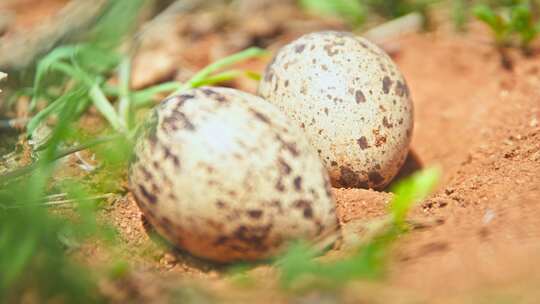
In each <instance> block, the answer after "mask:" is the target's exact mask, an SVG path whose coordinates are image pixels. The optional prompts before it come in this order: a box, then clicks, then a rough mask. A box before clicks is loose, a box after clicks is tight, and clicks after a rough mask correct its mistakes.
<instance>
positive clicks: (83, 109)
mask: <svg viewBox="0 0 540 304" xmlns="http://www.w3.org/2000/svg"><path fill="white" fill-rule="evenodd" d="M539 8H540V1H536V0H528V1H526V0H514V1H512V0H486V1H472V0H335V1H325V0H228V1H226V0H223V1H220V0H212V1H203V0H178V1H173V0H153V1H152V0H94V1H87V0H71V1H68V0H0V71H1V72H4V73H7V78H5V79H3V80H0V88H1V89H2V92H1V93H0V302H2V303H4V302H5V303H85V302H88V303H96V302H114V303H171V302H172V303H176V302H177V303H214V302H231V303H239V302H250V301H254V300H260V301H262V302H265V303H281V302H283V303H291V302H293V303H343V302H350V303H358V302H359V301H366V302H369V303H388V302H393V303H395V302H396V301H398V300H397V299H403V302H404V303H412V302H415V303H432V302H433V301H432V300H433V299H438V300H441V299H442V300H441V302H448V303H469V302H471V303H480V301H486V303H488V302H487V301H489V303H492V302H491V300H493V301H494V302H500V303H517V302H519V301H522V300H523V301H525V300H532V302H530V303H534V299H538V298H540V295H539V294H538V290H537V288H536V286H537V283H538V282H539V280H538V279H539V274H540V272H539V271H538V270H539V269H538V266H537V265H536V266H534V265H533V264H534V263H533V262H534V261H536V259H535V258H537V257H540V248H539V246H540V245H538V244H540V242H539V241H540V222H539V221H538V220H537V219H538V218H540V217H539V216H538V215H540V210H539V208H537V207H538V204H539V203H540V193H539V189H538V186H537V185H538V184H540V180H539V176H538V172H540V168H539V160H540V155H539V152H538V146H539V142H540V139H539V131H538V119H539V113H540V109H539V105H540V101H539V100H540V99H539V93H538V87H539V86H538V85H540V76H539V75H540V64H539V63H540V60H538V53H539V52H538V50H539V48H538V44H539V43H538V40H539V39H537V38H538V34H539V33H540V10H539ZM321 30H339V31H352V32H354V33H355V34H358V35H361V36H364V37H366V38H368V39H370V40H371V41H373V42H375V43H376V44H377V45H379V46H380V47H381V48H382V49H384V50H385V51H386V52H387V53H388V54H389V55H390V56H391V57H392V58H393V59H394V60H395V61H396V63H397V64H398V66H399V67H400V68H401V70H402V72H403V74H404V75H405V77H406V79H407V81H408V83H409V86H410V88H411V92H412V96H413V99H414V102H415V116H416V126H415V133H414V139H413V143H412V150H413V153H411V155H410V156H409V160H408V162H407V164H406V168H405V169H404V170H402V174H401V175H400V176H401V177H404V176H407V175H409V174H410V173H411V171H414V170H417V169H420V168H422V167H425V166H428V165H433V164H437V165H440V166H441V168H442V171H443V177H442V181H441V185H440V187H439V188H438V190H437V192H436V193H435V194H434V195H433V196H432V197H430V198H429V199H427V200H425V201H423V202H422V204H421V205H420V206H419V207H418V208H417V209H415V210H414V211H413V212H412V214H413V216H414V218H415V219H418V222H417V226H414V225H413V226H414V227H415V228H413V229H411V230H412V232H411V234H407V235H406V236H405V237H403V239H404V240H402V241H403V243H399V245H397V246H396V247H397V250H396V251H390V249H389V248H390V247H388V248H387V247H384V250H385V252H386V250H387V249H388V252H389V253H388V257H387V258H388V259H385V262H384V263H382V262H381V263H379V262H378V261H379V260H378V259H377V260H376V261H375V262H373V261H371V260H370V262H366V263H368V264H367V265H368V266H367V269H369V271H373V273H379V272H381V273H384V275H382V276H381V277H379V276H377V277H378V279H377V280H371V279H370V280H367V281H362V282H360V283H358V282H357V281H356V279H358V278H357V277H355V276H349V275H348V274H347V273H346V271H345V272H344V273H343V275H342V276H339V278H340V281H339V282H340V286H339V287H336V286H333V287H332V288H328V286H327V285H324V284H323V285H324V286H325V287H324V288H323V287H322V286H321V285H317V284H314V285H312V286H311V287H310V288H307V289H304V290H302V292H298V290H296V292H297V293H288V292H284V291H283V290H282V289H281V288H280V284H279V282H278V281H277V280H276V279H275V272H274V271H273V270H272V269H271V268H272V267H270V266H268V265H262V266H260V265H250V266H249V267H244V266H242V267H240V266H238V265H235V266H238V267H224V266H221V265H213V264H211V263H208V262H205V261H200V260H198V259H196V258H193V257H191V256H189V255H187V254H185V253H183V252H180V251H178V250H176V249H172V248H170V247H169V246H168V245H166V244H164V242H163V241H162V240H160V239H159V238H157V237H155V236H153V233H152V231H151V229H150V230H149V228H148V227H147V226H148V224H145V222H144V220H142V219H141V214H140V211H139V210H138V208H137V207H136V205H135V204H134V202H133V198H132V197H131V196H130V194H129V192H128V190H127V186H126V174H127V169H126V168H127V163H128V161H129V157H130V151H129V147H130V145H131V144H130V140H131V138H132V136H133V134H134V132H135V131H136V129H137V127H138V126H139V124H140V122H141V121H142V119H143V117H144V115H145V113H146V112H147V111H148V110H149V109H150V108H151V107H152V106H153V105H155V104H157V103H158V102H159V101H160V100H161V99H162V98H164V97H166V96H167V95H169V94H171V93H173V92H176V91H178V90H180V89H181V88H182V85H183V84H186V83H187V84H189V85H191V86H193V87H195V86H200V85H205V84H216V85H222V86H228V87H234V88H238V89H241V90H245V91H248V92H252V93H255V92H256V89H257V85H258V79H259V78H260V75H261V73H262V72H263V70H264V68H265V66H266V64H267V63H268V62H269V61H270V60H271V58H272V55H273V54H274V53H275V52H276V51H277V50H278V49H279V48H280V47H281V46H283V45H285V44H286V43H288V42H290V41H292V40H294V39H296V38H298V37H299V36H301V35H302V34H305V33H309V32H314V31H321ZM250 48H256V49H250ZM246 49H248V52H245V51H244V50H246ZM238 54H239V55H238ZM231 55H232V56H235V57H233V60H225V61H221V60H222V59H223V58H229V59H230V57H228V56H231ZM236 55H238V56H236ZM216 62H218V63H219V69H217V70H213V73H214V74H212V75H206V78H204V77H203V79H202V80H199V82H197V83H194V82H192V80H193V79H194V76H200V74H198V73H199V72H200V71H201V70H202V69H203V68H205V67H206V66H208V65H210V64H212V63H216ZM0 78H2V77H1V76H0ZM59 159H60V160H61V161H57V160H59ZM334 191H335V193H334V194H335V196H336V199H337V201H338V210H339V211H340V212H341V213H340V221H341V223H342V224H343V225H346V224H347V223H349V222H351V221H353V220H354V219H362V220H368V219H369V220H371V219H375V218H378V217H380V216H383V215H384V214H385V212H386V203H387V202H388V200H389V198H388V197H387V196H386V193H372V192H370V193H369V195H370V196H368V199H366V195H368V194H366V193H364V192H361V191H360V192H358V191H353V190H350V191H349V190H347V191H346V190H336V189H334ZM366 191H367V190H366ZM366 202H368V203H366ZM370 202H371V203H370ZM366 204H371V205H370V206H371V207H366V206H367V205H366ZM356 232H357V231H355V233H356ZM392 248H394V247H392ZM337 256H339V254H337ZM385 257H386V255H385ZM533 257H534V258H533ZM331 259H332V256H331V257H330V260H331ZM362 261H365V260H362ZM383 264H384V266H383ZM245 269H249V272H248V273H249V275H246V274H245V272H244V270H245ZM383 269H384V270H383ZM369 273H370V274H371V273H372V272H369ZM360 278H361V279H365V277H362V276H360ZM341 280H343V283H341V282H342V281H341ZM261 282H264V283H261ZM341 284H342V285H341ZM246 287H247V288H246ZM248 290H249V291H248ZM537 296H538V297H537ZM471 299H472V300H471ZM400 301H401V300H400ZM398 302H399V301H398Z"/></svg>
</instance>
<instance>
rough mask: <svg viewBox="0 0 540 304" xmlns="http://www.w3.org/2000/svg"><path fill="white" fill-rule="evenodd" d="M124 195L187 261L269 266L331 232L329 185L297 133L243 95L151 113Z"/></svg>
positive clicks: (219, 95) (181, 101) (198, 97)
mask: <svg viewBox="0 0 540 304" xmlns="http://www.w3.org/2000/svg"><path fill="white" fill-rule="evenodd" d="M142 130H143V131H142V132H141V134H139V136H138V139H137V141H136V147H135V153H134V159H133V160H132V162H131V164H130V171H129V185H130V190H131V192H132V193H133V195H134V196H135V200H136V201H137V203H138V205H139V207H140V208H141V210H142V211H143V213H144V214H145V216H146V217H147V219H148V221H149V222H150V223H151V224H152V225H153V226H154V227H155V229H156V230H157V231H158V232H159V233H160V234H161V235H162V236H164V237H165V238H166V239H168V240H169V241H170V242H172V243H173V244H175V245H177V246H178V247H180V248H183V249H185V250H187V251H188V252H190V253H192V254H193V255H196V256H199V257H203V258H206V259H210V260H214V261H219V262H231V261H238V260H256V259H261V258H268V257H270V256H272V255H274V254H276V253H279V252H280V251H281V250H282V249H283V247H284V246H285V245H286V244H287V243H288V241H290V240H293V239H313V238H315V237H317V236H319V235H321V234H326V233H329V232H330V231H333V230H334V229H336V227H337V219H336V214H335V205H334V201H333V199H332V194H331V186H330V181H329V178H328V176H327V173H326V170H325V169H324V166H323V165H322V163H321V161H320V159H319V157H318V155H317V153H316V152H315V150H313V148H312V147H311V145H310V144H309V142H308V140H307V139H306V138H305V135H304V134H303V132H302V131H301V130H300V128H298V127H297V126H296V124H294V123H292V122H291V121H290V120H289V119H288V117H286V116H285V115H284V114H282V113H281V112H280V111H279V110H278V109H277V108H276V107H275V106H273V105H272V104H270V103H268V102H267V101H265V100H263V99H261V98H260V97H258V96H254V95H251V94H248V93H244V92H240V91H237V90H233V89H227V88H210V87H205V88H200V89H193V90H189V91H187V92H185V93H183V94H181V95H178V96H174V97H171V98H168V99H166V100H164V101H163V102H161V104H160V105H159V106H158V107H157V108H156V109H154V110H153V112H152V114H151V115H150V116H149V118H148V120H147V121H146V124H145V126H144V128H143V129H142Z"/></svg>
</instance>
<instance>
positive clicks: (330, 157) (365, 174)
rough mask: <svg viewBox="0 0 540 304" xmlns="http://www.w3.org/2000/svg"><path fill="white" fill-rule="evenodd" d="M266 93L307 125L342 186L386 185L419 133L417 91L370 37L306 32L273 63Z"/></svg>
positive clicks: (262, 86) (267, 73) (262, 93)
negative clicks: (415, 130) (414, 99)
mask: <svg viewBox="0 0 540 304" xmlns="http://www.w3.org/2000/svg"><path fill="white" fill-rule="evenodd" d="M259 95H260V96H262V97H263V98H264V99H266V100H268V101H269V102H271V103H273V104H275V105H276V106H278V107H279V108H280V109H281V110H282V111H283V112H284V113H286V114H287V115H288V116H289V117H290V118H291V119H293V120H294V121H296V122H297V123H298V124H299V125H300V126H301V127H302V128H303V129H304V131H305V133H306V134H307V136H308V139H309V140H310V142H311V144H312V145H313V146H314V147H315V148H316V149H317V151H318V152H319V154H320V157H321V159H322V160H323V162H324V164H325V166H326V168H327V169H328V171H329V174H330V178H331V180H332V184H333V185H334V186H337V187H348V188H375V189H381V188H384V187H385V186H386V185H387V184H388V183H389V182H390V181H391V180H392V178H394V177H395V175H396V174H397V172H398V171H399V169H400V167H401V166H402V165H403V163H404V161H405V158H406V156H407V152H408V147H409V143H410V140H411V135H412V130H413V104H412V101H411V99H410V96H409V89H408V87H407V84H406V82H405V79H404V78H403V76H402V75H401V73H400V72H399V70H398V68H397V66H396V65H395V63H394V62H393V61H392V60H391V59H390V57H389V56H388V55H387V54H386V53H385V52H384V51H383V50H381V49H380V48H378V47H377V46H375V45H374V44H373V43H371V42H369V41H368V40H366V39H363V38H361V37H356V36H354V35H352V34H350V33H344V32H317V33H311V34H307V35H305V36H302V37H301V38H299V39H297V40H295V41H293V42H291V43H290V44H288V45H286V46H284V47H283V48H282V49H281V50H280V51H279V52H278V54H277V55H276V56H275V57H274V59H273V60H272V62H271V63H270V64H269V65H268V67H267V69H266V71H265V73H264V77H263V79H262V80H261V83H260V85H259Z"/></svg>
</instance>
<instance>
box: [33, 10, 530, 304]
mask: <svg viewBox="0 0 540 304" xmlns="http://www.w3.org/2000/svg"><path fill="white" fill-rule="evenodd" d="M53 2H55V1H53ZM56 3H58V1H56ZM281 9H282V8H281ZM276 10H277V9H276ZM198 14H199V15H197V16H198V17H197V18H199V17H200V18H210V19H209V20H213V19H211V17H209V16H207V15H209V14H211V13H209V12H203V13H198ZM276 14H278V13H276ZM280 14H285V16H286V17H283V15H281V17H276V18H278V19H279V18H290V16H291V15H295V16H297V15H300V13H299V12H296V11H293V10H284V11H281V12H280ZM287 16H288V17H287ZM302 16H303V15H302ZM188 18H193V16H191V17H189V16H188ZM228 18H231V17H230V16H229V17H228ZM300 18H302V19H300ZM188 20H193V19H188ZM296 20H302V21H303V23H302V22H300V21H298V22H297V23H298V24H300V26H298V27H296V28H295V30H293V29H291V28H292V27H294V26H292V25H287V26H283V25H280V26H277V25H272V24H270V25H268V24H267V25H266V26H268V27H269V28H263V25H260V24H258V25H259V26H260V28H262V29H260V30H259V32H256V33H246V31H247V30H244V31H242V33H244V35H245V37H244V40H241V39H238V41H237V42H236V43H233V44H232V43H230V40H228V39H227V38H226V37H230V35H231V32H234V31H237V30H238V29H239V28H241V25H239V24H235V23H234V22H232V23H227V24H229V25H228V26H227V27H222V26H220V25H219V24H217V25H215V27H208V28H204V27H203V26H201V28H196V29H195V30H197V31H198V32H197V35H192V36H191V37H190V38H189V39H190V40H187V39H188V38H178V37H176V38H175V39H176V40H175V41H176V43H175V44H174V45H170V44H171V43H170V41H169V45H168V46H167V47H166V48H165V49H166V50H164V48H159V47H154V48H152V49H151V50H148V52H149V53H147V54H144V53H143V55H141V58H146V59H145V60H150V59H149V58H151V56H150V55H149V54H152V52H154V54H155V52H164V53H163V54H164V55H162V57H163V58H161V59H159V61H160V62H161V61H164V62H167V63H168V64H172V63H174V64H181V63H184V65H181V66H182V67H187V68H185V69H184V68H178V66H177V67H176V68H171V67H170V66H167V64H163V65H155V66H156V71H148V70H145V75H146V76H147V75H150V74H152V73H153V72H155V75H154V76H153V77H150V78H148V79H143V80H141V81H140V83H141V84H140V86H144V84H147V83H150V82H152V81H157V80H159V81H161V80H163V79H167V78H171V77H173V78H174V77H176V78H178V79H182V78H184V77H185V75H189V71H191V70H194V69H196V68H200V67H201V66H203V65H204V64H206V63H207V62H209V61H211V60H213V59H214V58H215V57H219V56H220V55H221V54H222V53H223V52H224V53H228V52H230V51H233V50H236V49H241V48H243V47H245V46H248V45H250V44H253V43H254V42H256V43H258V44H262V46H265V47H269V48H270V49H271V50H272V49H275V48H276V46H278V45H280V44H283V43H284V42H286V41H288V40H290V39H292V38H294V37H296V36H298V35H300V34H301V33H302V32H308V31H312V30H317V29H323V28H339V27H341V25H340V24H339V22H335V21H324V22H323V21H316V20H315V19H313V18H312V17H298V18H297V19H296ZM25 22H26V21H25ZM25 22H23V23H25ZM253 22H255V21H253ZM271 22H274V23H276V24H279V23H278V22H279V21H276V20H274V21H271ZM187 23H188V22H183V23H182V22H179V23H177V24H176V26H177V27H176V28H175V29H174V32H175V33H182V32H183V31H193V30H194V28H193V24H192V25H190V26H191V27H190V26H188V25H187ZM273 27H274V28H273ZM217 28H225V29H224V30H217ZM252 28H253V26H252V27H251V29H252ZM176 35H177V34H176ZM246 37H247V38H246ZM248 38H249V39H248ZM255 38H256V39H255ZM392 44H393V46H394V48H395V49H394V50H393V58H394V60H395V61H396V63H397V64H398V65H399V67H400V69H401V71H402V72H403V74H404V76H405V78H406V79H407V82H408V84H409V87H410V90H411V94H412V98H413V101H414V106H415V129H414V135H413V142H412V145H411V154H410V156H409V158H408V161H407V164H406V166H405V168H404V169H403V170H402V171H403V172H402V173H403V175H406V173H407V172H410V171H411V170H417V169H419V168H422V167H428V166H431V165H438V166H440V167H441V168H442V172H443V179H442V182H441V184H440V186H439V188H438V190H437V191H436V193H435V194H433V195H432V196H431V197H430V198H429V199H428V200H426V201H424V202H422V203H421V204H420V205H419V206H418V207H417V208H415V210H414V211H413V213H412V214H411V219H412V220H413V221H414V222H416V223H419V224H418V225H415V226H414V229H413V231H412V232H411V233H409V234H406V235H405V236H404V237H403V238H402V239H401V240H400V241H399V242H398V244H397V246H396V248H395V251H394V254H393V258H392V261H391V265H390V267H389V271H390V272H389V275H388V277H387V278H386V279H385V280H384V281H382V282H371V283H362V282H360V283H353V284H351V285H350V286H347V287H345V289H344V290H343V294H344V296H343V298H341V299H340V300H338V299H337V298H333V297H332V296H329V295H324V294H310V295H306V296H302V297H298V298H294V299H293V300H290V299H288V298H286V297H285V296H284V295H281V294H279V293H276V292H274V289H273V287H275V283H276V282H275V280H274V279H273V271H272V269H271V267H269V266H267V265H263V266H259V267H256V268H255V269H254V270H252V271H251V272H252V273H253V274H254V275H255V276H256V277H262V278H264V280H265V282H266V283H265V284H262V285H258V286H256V288H255V289H256V290H257V291H254V290H253V288H252V289H250V290H249V291H248V289H245V288H242V287H238V286H236V285H235V283H234V282H231V280H230V279H227V278H225V271H224V269H223V268H222V267H219V266H216V265H211V264H209V263H207V262H204V261H201V260H198V259H196V258H193V257H190V256H189V255H187V254H185V253H182V252H180V251H177V250H173V249H170V248H167V247H164V246H161V245H159V242H157V241H155V239H152V238H150V237H149V235H148V231H150V229H149V228H148V227H146V228H145V226H144V222H143V221H142V220H141V219H142V218H141V214H140V211H139V210H138V209H137V207H136V205H135V203H134V202H133V199H132V197H131V196H130V195H129V194H128V195H127V196H125V197H122V198H120V199H118V200H116V201H114V202H113V203H111V204H110V205H108V206H106V207H105V209H104V211H103V217H104V220H106V221H110V222H112V223H113V224H114V226H115V227H116V228H117V229H118V230H119V231H120V234H121V239H122V244H121V246H120V250H119V252H120V253H119V254H120V257H121V258H124V259H128V260H129V263H130V264H131V265H132V268H133V270H132V272H131V273H130V275H129V276H128V277H127V278H125V279H124V280H123V281H121V282H117V283H114V284H111V283H107V282H105V283H104V284H103V286H102V290H103V292H104V293H105V294H107V295H108V296H109V297H111V298H112V299H113V300H115V301H117V302H123V301H125V300H126V299H130V298H131V299H137V300H138V301H142V302H145V301H146V302H150V301H151V302H159V301H165V300H164V299H163V293H162V290H164V289H167V288H173V287H174V286H177V284H185V282H186V281H190V282H195V283H194V285H190V286H192V287H190V288H186V289H183V292H182V293H181V294H179V295H178V297H179V299H190V300H193V299H195V300H194V301H195V302H200V303H204V302H205V301H212V300H213V299H214V300H215V299H216V297H217V298H219V299H220V300H221V301H224V302H231V303H232V302H250V301H252V300H253V299H257V300H259V301H263V302H291V301H292V302H293V303H334V302H339V301H345V302H350V303H358V302H364V301H365V302H367V303H372V302H373V303H387V302H392V303H396V302H403V303H457V302H459V303H484V302H485V303H494V302H495V303H517V302H519V303H536V302H537V300H538V299H540V290H539V289H538V288H537V286H538V285H539V284H540V265H539V264H538V263H537V261H538V260H540V60H539V58H540V57H539V56H540V54H536V55H535V56H532V57H528V58H527V57H524V56H522V55H521V54H520V53H518V52H515V53H511V54H510V56H511V58H512V59H513V69H512V70H506V69H504V68H502V67H501V64H500V59H499V55H498V53H497V52H496V51H495V49H494V48H493V46H492V45H490V44H489V36H488V35H486V32H485V30H484V29H483V27H482V26H480V25H477V24H473V25H472V28H471V30H470V32H469V33H467V34H457V33H455V32H454V31H453V30H452V29H450V28H449V27H447V26H444V25H442V26H440V27H438V28H437V29H436V30H434V31H432V32H429V33H416V34H409V35H406V36H402V37H399V38H398V39H396V40H394V41H392ZM156 45H157V44H154V46H156ZM185 45H189V47H184V46H185ZM216 50H221V51H219V52H218V51H216ZM174 52H178V53H176V54H177V55H175V56H168V55H170V54H172V53H174ZM160 54H162V53H160ZM167 54H168V55H167ZM145 56H146V57H145ZM141 60H142V59H141ZM141 64H142V65H144V63H141ZM144 66H145V67H149V66H150V64H148V63H147V65H144ZM249 66H250V67H252V68H253V69H261V68H262V67H263V66H264V62H251V63H250V64H249ZM134 77H137V75H135V76H134ZM141 77H142V76H141ZM152 78H153V79H152ZM231 85H234V86H236V87H240V88H243V89H246V90H251V91H253V90H254V88H255V87H254V86H253V84H252V83H250V82H248V81H238V82H235V83H234V84H231ZM334 194H335V196H336V200H337V203H338V213H339V217H340V220H341V221H342V223H343V224H344V226H347V224H348V223H349V222H351V221H353V220H357V219H371V218H376V217H378V216H381V215H383V214H384V212H385V205H386V203H387V201H388V197H389V195H386V194H384V193H377V192H374V191H368V190H357V189H334ZM81 256H82V257H83V258H84V260H86V261H88V262H89V263H90V264H94V263H101V262H106V261H108V260H110V258H111V255H110V254H109V253H107V252H106V250H105V249H103V248H101V247H100V246H99V244H90V245H88V246H85V247H84V249H83V250H82V251H81ZM190 284H191V283H190ZM203 287H204V288H203ZM191 288H192V289H191Z"/></svg>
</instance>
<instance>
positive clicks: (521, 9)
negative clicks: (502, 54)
mask: <svg viewBox="0 0 540 304" xmlns="http://www.w3.org/2000/svg"><path fill="white" fill-rule="evenodd" d="M533 7H534V6H533V5H532V4H531V2H530V1H511V2H510V3H509V4H507V5H501V6H493V5H491V6H490V5H487V4H478V5H476V6H475V7H474V9H473V13H474V16H475V17H476V18H477V19H478V20H479V21H481V22H483V23H484V24H486V25H487V26H488V27H489V28H490V29H491V32H492V33H493V36H494V42H495V44H496V45H497V47H500V48H501V47H518V48H520V49H521V50H522V51H523V53H524V54H526V55H530V54H531V51H532V50H531V44H532V42H533V41H534V40H535V39H536V38H537V37H538V34H539V33H540V20H538V19H537V18H536V17H535V15H536V14H535V13H534V12H533Z"/></svg>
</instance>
